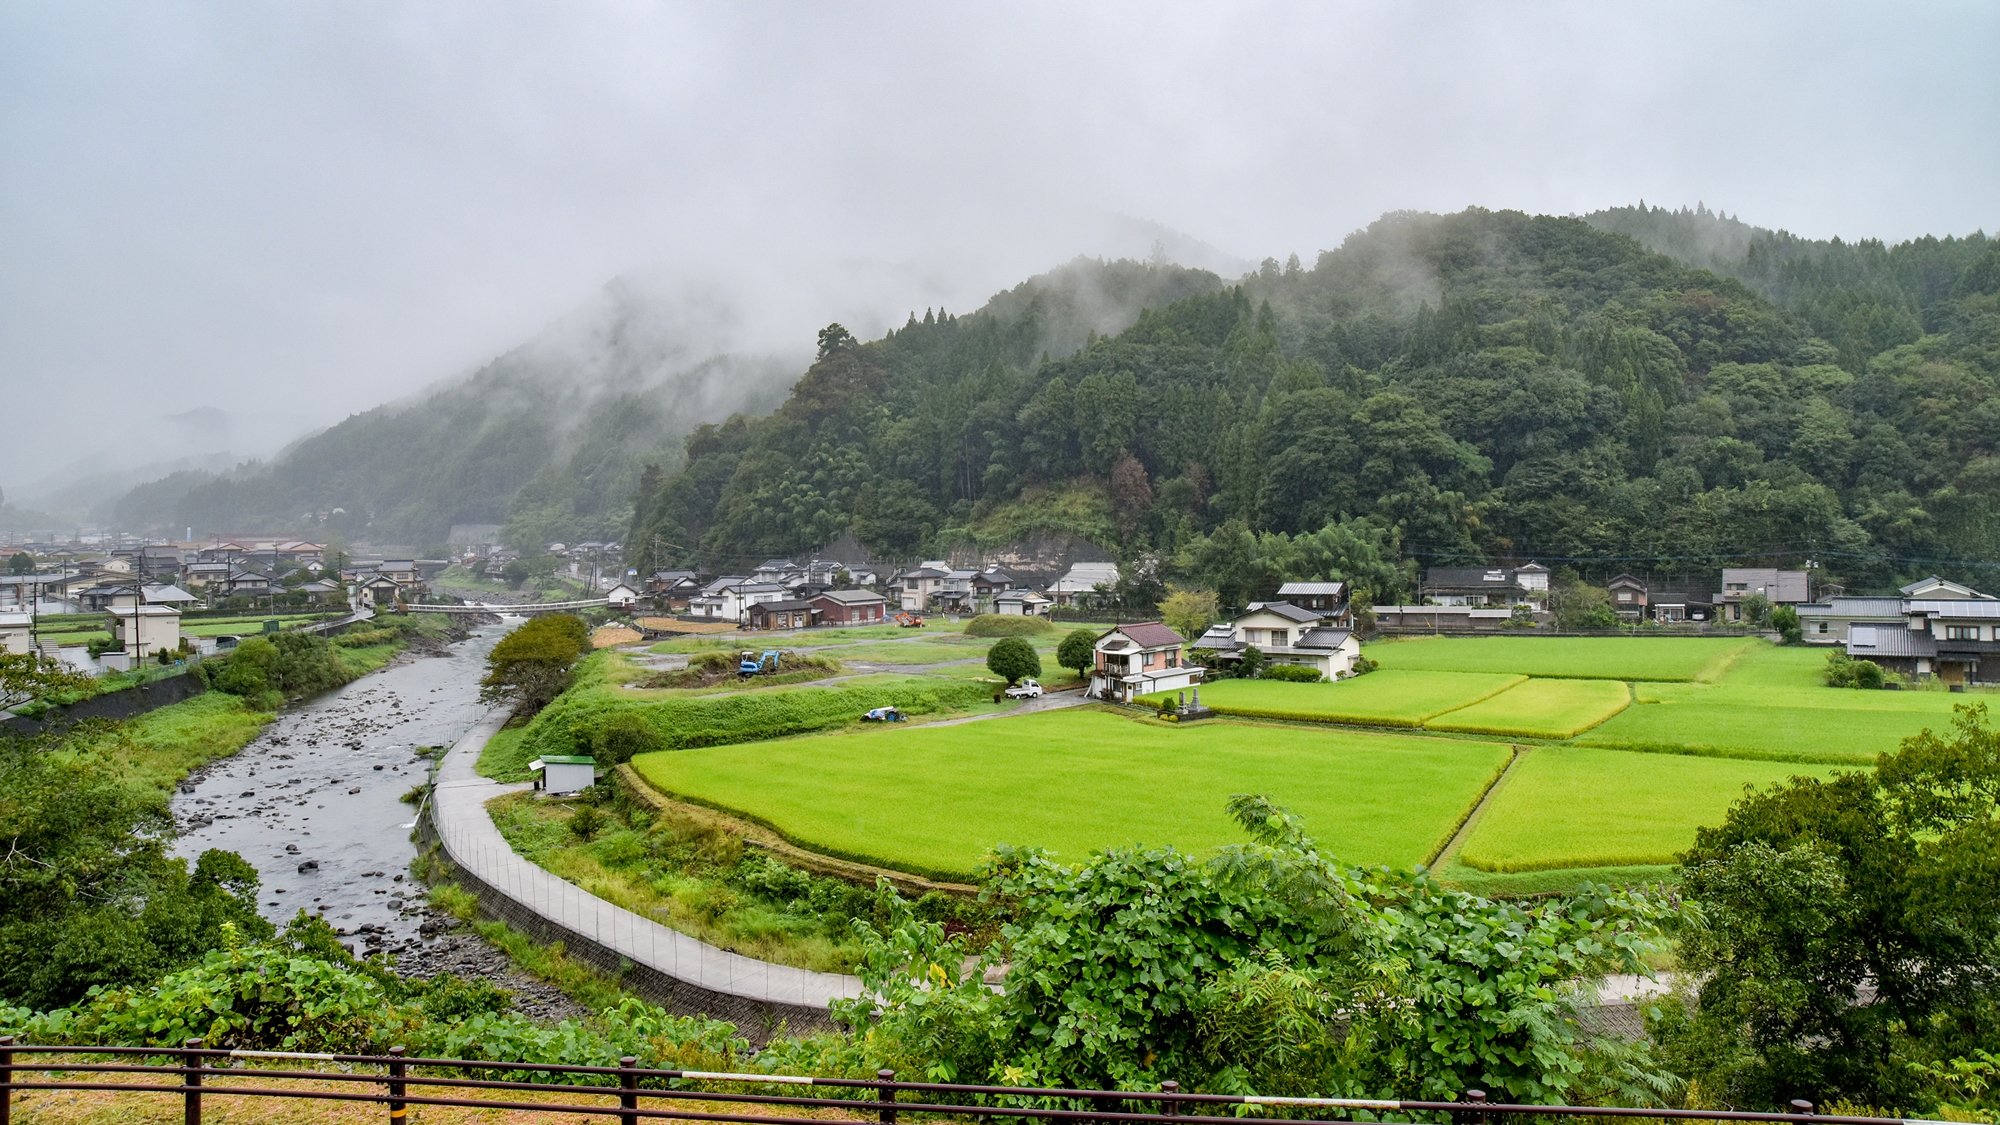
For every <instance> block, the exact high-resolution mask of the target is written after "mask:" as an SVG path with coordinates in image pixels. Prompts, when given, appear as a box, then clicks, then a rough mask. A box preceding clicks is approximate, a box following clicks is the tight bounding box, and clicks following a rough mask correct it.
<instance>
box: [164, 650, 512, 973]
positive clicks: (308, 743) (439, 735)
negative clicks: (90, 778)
mask: <svg viewBox="0 0 2000 1125" xmlns="http://www.w3.org/2000/svg"><path fill="white" fill-rule="evenodd" d="M513 623H514V622H513V621H511V620H510V621H508V622H505V623H503V624H498V625H487V626H480V627H477V628H475V629H474V630H473V631H472V634H471V636H469V637H468V638H467V639H466V640H463V641H460V642H458V643H456V644H451V645H448V646H443V649H442V651H441V652H435V653H434V654H431V655H425V654H423V653H419V652H414V651H413V652H410V653H405V654H404V655H403V656H401V657H399V658H398V659H397V661H396V662H395V663H392V664H391V665H389V666H388V667H386V668H383V669H382V670H380V671H378V672H376V673H374V674H372V675H368V676H364V677H362V678H361V679H359V680H356V681H355V682H353V683H351V684H348V685H347V686H346V687H344V688H342V689H340V690H339V691H335V692H331V693H329V694H327V695H324V696H321V697H320V698H317V699H313V700H309V701H307V702H305V703H303V704H300V705H298V706H296V707H291V708H287V709H286V710H285V711H284V712H282V713H280V714H279V716H278V718H277V719H276V720H274V721H273V722H272V723H271V725H270V726H269V727H267V728H265V730H264V732H263V733H262V734H260V735H259V736H258V737H257V738H256V739H255V740H254V741H252V742H251V743H250V744H249V745H248V746H246V747H244V748H243V750H242V751H241V752H239V753H237V754H236V755H235V756H234V757H230V758H226V759H223V760H222V761H219V762H215V763H213V764H211V765H210V766H208V767H206V768H205V769H203V770H201V771H198V772H197V773H195V774H192V775H190V776H189V777H188V778H187V779H186V780H185V781H183V782H182V783H181V786H180V789H179V791H178V792H176V793H175V795H174V800H173V812H174V818H175V820H176V822H177V824H178V827H179V829H180V838H179V840H178V841H177V843H176V845H175V851H176V853H177V854H180V855H184V856H187V857H188V858H189V859H193V858H194V857H196V856H199V855H200V854H201V853H202V852H203V851H205V850H207V849H209V848H222V849H224V850H227V851H233V852H236V853H237V854H238V855H241V856H242V857H243V858H244V859H245V860H247V861H249V862H250V863H251V864H252V865H253V866H255V867H256V868H257V872H258V874H259V875H260V876H261V878H262V882H263V888H262V891H261V897H260V898H259V900H258V909H259V911H260V912H261V913H262V914H263V915H264V916H265V917H267V918H269V919H270V920H271V921H273V922H275V923H277V924H279V925H281V926H282V925H283V924H284V923H286V922H288V921H290V920H291V919H292V918H293V917H294V916H295V915H297V914H298V912H299V911H301V910H303V911H306V912H307V913H309V914H315V915H318V916H320V917H322V918H325V919H326V921H327V922H328V923H329V924H330V925H332V926H333V927H334V929H335V930H336V931H338V932H339V933H340V934H342V935H343V936H345V937H348V938H350V939H351V944H352V946H353V948H354V949H355V951H356V952H357V953H359V952H371V953H379V952H388V953H393V954H396V955H397V956H398V959H399V961H401V962H411V963H412V967H413V968H414V958H415V955H416V954H418V953H420V952H422V951H424V950H425V948H426V946H427V944H434V943H435V942H436V941H438V940H439V939H440V933H441V930H440V927H438V926H437V924H436V921H435V919H431V925H430V926H429V927H428V928H429V930H430V933H429V934H428V935H427V934H426V933H425V930H426V925H425V922H426V919H427V918H430V915H429V913H428V912H427V911H426V910H425V908H424V892H423V888H422V887H421V886H419V885H417V884H416V883H415V882H414V880H413V879H412V878H411V876H410V875H409V874H408V871H409V866H410V861H411V860H412V859H414V858H415V857H416V844H415V843H414V842H413V841H412V839H411V829H412V827H413V826H414V823H415V820H416V811H417V810H416V806H415V805H411V804H407V803H405V802H404V801H403V800H402V797H403V796H404V794H406V793H409V792H410V791H411V790H412V789H414V788H416V787H417V786H419V785H421V784H423V783H424V782H425V781H426V780H427V778H428V776H429V770H430V768H431V764H432V762H433V761H434V756H433V755H434V752H435V748H442V747H448V746H450V745H451V744H452V743H454V742H456V741H457V740H458V739H459V737H460V736H461V735H463V734H464V733H465V732H466V730H467V729H469V728H470V727H471V726H472V724H473V722H474V721H476V720H477V719H478V718H479V717H480V716H481V715H483V714H485V713H486V705H485V704H483V703H480V702H479V678H480V676H481V675H482V674H483V672H484V664H485V659H486V654H487V652H488V651H489V650H491V649H492V647H493V644H494V643H495V642H496V641H498V640H499V638H500V637H501V636H502V635H504V634H505V632H506V631H507V628H508V627H509V626H510V625H511V624H513ZM471 940H473V941H478V939H477V938H472V939H471ZM480 944H482V945H483V944H484V943H480ZM489 952H490V953H491V954H492V956H493V957H497V958H499V960H500V962H501V963H502V964H504V963H505V961H506V958H505V956H504V955H502V954H500V953H499V952H498V951H492V950H490V949H489Z"/></svg>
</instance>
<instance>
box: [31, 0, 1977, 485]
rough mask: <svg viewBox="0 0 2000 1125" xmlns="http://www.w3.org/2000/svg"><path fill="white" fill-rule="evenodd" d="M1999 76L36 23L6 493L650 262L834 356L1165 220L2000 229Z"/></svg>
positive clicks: (760, 35) (1774, 56) (1280, 229)
mask: <svg viewBox="0 0 2000 1125" xmlns="http://www.w3.org/2000/svg"><path fill="white" fill-rule="evenodd" d="M1996 58H2000V5H1995V4H1992V3H1977V4H1964V5H1957V6H1952V5H1943V6H1922V5H1913V4H1901V3H1898V4H1883V5H1877V6H1872V7H1858V6H1853V7H1851V6H1843V5H1834V4H1825V3H1815V4H1800V5H1793V6H1782V5H1743V4H1728V5H1717V6H1710V7H1703V6H1697V5H1674V6H1658V7H1645V6H1638V5H1613V4H1602V3H1590V4H1579V5H1574V6H1560V5H1557V6H1536V5H1528V4H1518V3H1509V4H1496V5H1486V6H1480V5H1473V4H1443V5H1435V6H1425V5H1420V4H1407V3H1399V4H1385V5H1378V6H1367V5H1332V4H1325V3H1312V4H1298V5H1263V4H1239V5H1229V4H1222V3H1206V4H1200V5H1185V6H1176V5H1171V4H1161V3H1157V2H1149V3H1144V4H1134V5H1128V6H1116V5H1109V4H1076V3H1060V4H1047V5H1000V4H949V5H940V4H921V5H920V4H906V5H899V4H865V5H857V4H834V3H811V4H808V3H802V2H800V3H786V4H752V3H745V4H698V5H679V4H656V3H639V2H621V3H601V4H587V3H581V2H578V0H563V2H559V3H546V4H541V3H515V2H506V0H478V2H464V3H452V4H446V3H436V4H388V3H368V2H363V0H338V2H333V3H310V2H304V0H285V2H282V3H280V2H272V3H263V4H253V3H223V2H217V3H208V4H182V3H175V2H172V0H145V2H135V3H131V4H125V5H106V4H93V3H88V2H81V0H51V2H47V3H33V2H20V0H17V2H10V3H8V4H6V5H4V6H0V392H4V398H0V402H4V403H5V407H4V410H5V412H6V413H7V414H8V415H9V416H10V417H11V419H12V420H11V421H10V422H9V423H8V424H7V426H6V427H4V436H0V486H7V485H12V484H14V483H15V482H16V481H19V480H25V479H27V478H30V477H33V476H35V475H37V471H38V470H39V469H41V468H45V467H47V466H49V465H51V464H53V463H66V462H67V460H68V459H69V458H70V457H72V456H75V455H79V454H82V453H85V452H88V451H90V450H91V448H92V446H93V444H94V443H95V442H96V441H97V438H96V437H94V436H93V435H94V434H95V433H96V432H97V428H98V426H99V421H98V420H99V419H100V418H101V417H102V416H103V415H104V413H105V412H106V411H108V410H110V409H111V408H112V407H113V406H132V405H134V404H143V406H144V408H145V409H150V410H160V411H184V410H187V409H190V408H195V407H220V408H223V409H224V410H227V411H230V412H232V413H233V414H235V415H236V416H237V417H238V418H239V419H240V418H256V419H261V420H262V422H261V426H262V429H261V430H260V431H259V432H257V433H255V434H250V435H246V434H245V433H243V432H242V427H241V426H239V427H238V431H237V432H234V433H231V434H226V435H221V437H220V438H218V441H220V440H222V438H226V439H227V440H228V441H230V442H233V443H234V444H233V448H235V449H236V451H237V452H239V453H241V452H256V451H257V450H254V449H251V448H248V447H249V446H252V445H255V444H256V443H257V442H258V441H260V440H262V441H266V442H275V441H277V440H281V439H282V438H286V437H290V436H292V433H291V429H292V428H296V427H303V426H305V425H308V424H324V423H327V422H331V421H334V420H337V419H338V418H340V417H343V416H345V415H346V414H348V413H350V412H352V411H355V410H360V409H365V408H367V407H369V406H372V405H374V404H376V403H379V402H381V401H384V400H387V399H392V398H396V397H400V396H402V395H405V394H407V393H409V392H410V391H412V390H414V389H416V388H417V387H420V386H422V385H424V384H427V383H430V382H433V381H436V380H438V379H441V378H445V377H448V376H451V375H453V374H455V373H461V372H464V371H466V370H469V369H470V368H472V367H474V366H476V365H477V364H478V363H480V362H481V361H483V360H485V359H487V358H489V357H491V356H492V355H493V354H495V353H497V352H499V351H501V350H503V349H505V348H506V347H507V346H509V345H511V344H513V343H516V342H518V341H520V340H522V339H524V338H526V337H527V336H529V335H530V334H532V333H533V332H534V331H535V330H536V329H538V328H539V327H541V326H542V325H543V324H544V323H546V322H548V321H550V320H552V319H553V318H555V317H557V316H559V315H560V314H562V313H563V312H564V311H566V310H568V309H570V308H572V307H574V306H576V305H578V304H580V303H581V302H583V301H584V300H585V299H587V298H588V297H589V295H590V294H591V293H592V292H593V291H595V290H596V289H597V288H599V287H600V286H601V285H602V284H603V283H604V282H605V281H606V280H608V279H610V278H612V277H614V276H618V275H621V274H630V273H644V274H650V275H653V276H657V277H663V278H667V279H671V280H678V281H680V282H683V283H690V284H702V285H709V284H712V285H714V286H716V287H717V288H718V290H719V291H720V292H721V293H723V294H724V295H726V296H727V297H729V298H730V299H733V300H735V301H736V302H737V303H738V304H739V306H741V307H742V308H743V313H744V318H745V319H744V322H743V325H744V327H743V328H742V335H743V339H742V344H743V346H745V347H784V348H788V349H795V350H796V349H804V348H807V347H809V346H810V343H811V339H812V332H813V330H814V329H815V328H816V327H818V326H819V325H822V324H824V323H826V322H827V321H829V320H832V319H836V318H841V319H844V320H846V321H847V322H848V323H850V325H851V326H854V327H856V328H857V329H859V330H861V331H863V333H864V334H866V335H873V334H874V333H876V332H879V330H880V329H881V328H882V327H883V326H885V325H886V324H888V323H890V322H892V321H895V322H900V320H901V318H902V315H903V313H904V312H905V311H907V310H909V309H913V308H914V309H917V310H919V311H921V310H922V309H923V308H924V307H925V306H927V305H932V304H938V303H943V304H945V305H948V306H949V307H951V308H952V309H953V310H954V311H962V310H965V309H969V308H971V307H973V306H976V305H977V304H978V303H980V302H981V301H982V300H983V299H984V298H985V297H986V296H987V295H989V294H990V293H991V292H993V291H994V290H996V289H999V288H1003V287H1006V286H1009V285H1011V284H1013V283H1015V282H1017V281H1019V280H1020V279H1022V278H1023V277H1025V276H1026V275H1028V274H1030V273H1033V272H1036V271H1039V270H1041V269H1043V268H1046V267H1048V266H1050V265H1053V264H1055V263H1056V262H1058V261H1060V260H1063V259H1066V258H1068V257H1071V256H1073V255H1075V254H1077V253H1094V254H1095V253H1120V252H1124V253H1134V254H1137V253H1142V252H1143V250H1144V246H1145V245H1146V241H1145V238H1144V237H1143V230H1142V228H1139V227H1138V226H1136V225H1135V224H1134V223H1133V222H1132V221H1131V220H1140V221H1143V222H1148V223H1158V224H1163V225H1165V226H1166V227H1169V228H1172V229H1174V230H1177V231H1181V232H1185V233H1186V234H1187V235H1189V236H1192V237H1193V238H1196V239H1200V240H1204V241H1206V242H1207V243H1209V244H1212V245H1213V246H1215V247H1217V248H1219V249H1220V250H1221V251H1222V252H1223V253H1225V254H1227V255H1231V256H1235V257H1240V258H1244V259H1252V260H1255V259H1260V258H1263V257H1264V256H1266V255H1271V256H1275V257H1278V258H1280V259H1282V258H1283V257H1284V256H1285V255H1286V254H1288V253H1293V252H1296V253H1298V254H1299V255H1300V256H1301V257H1302V258H1305V259H1306V260H1307V261H1308V262H1310V261H1311V258H1312V255H1313V254H1314V253H1315V252H1317V251H1318V250H1320V249H1323V248H1331V247H1333V246H1337V245H1338V244H1339V243H1340V241H1341V239H1342V238H1343V237H1344V236H1345V235H1346V234H1347V233H1348V232H1350V231H1352V230H1354V229H1356V228H1358V227H1360V226H1363V225H1365V224H1366V223H1368V222H1369V221H1370V220H1372V219H1374V218H1375V217H1376V216H1378V215H1379V214H1381V213H1382V212H1384V211H1388V210H1397V209H1422V210H1457V209H1459V208H1462V207H1464V206H1466V205H1468V204H1478V205H1481V206H1486V207H1492V208H1502V207H1512V208H1521V209H1525V210H1529V211H1537V212H1554V213H1570V212H1583V211H1588V210H1592V209H1595V208H1598V207H1602V206H1607V205H1615V204H1624V203H1630V202H1633V201H1635V200H1637V199H1639V198H1641V197H1643V198H1645V199H1646V200H1647V201H1648V202H1651V203H1655V204H1662V203H1664V204H1669V205H1681V204H1693V203H1694V202H1695V201H1697V200H1702V201H1706V202H1707V203H1708V205H1709V206H1710V207H1716V208H1721V209H1724V210H1726V211H1728V212H1730V213H1732V214H1739V215H1741V216H1742V217H1743V218H1744V219H1746V220H1748V221H1750V222H1754V223H1757V224H1759V225H1765V226H1774V227H1779V226H1781V227H1786V228H1789V229H1791V230H1793V231H1795V232H1798V233H1801V234H1805V235H1810V236H1814V237H1826V236H1830V235H1836V234H1837V235H1840V236H1842V237H1848V238H1856V237H1881V238H1885V239H1889V240H1901V239H1904V238H1908V237H1911V236H1915V235H1920V234H1925V233H1935V234H1946V233H1956V234H1965V233H1969V232H1971V231H1973V230H1975V229H1985V230H1988V231H1992V230H1994V229H1995V227H1996V226H2000V66H1996V65H1995V59H1996ZM1135 232H1139V233H1135ZM23 411H33V412H36V413H40V412H43V411H46V412H47V413H46V414H45V415H43V416H44V417H48V418H51V419H53V420H56V421H57V422H58V423H59V424H58V425H53V426H49V425H39V424H26V425H24V424H23V421H22V412H23ZM204 416H206V415H204ZM280 431H284V432H280ZM191 441H192V442H193V444H196V445H198V444H200V442H199V439H191ZM218 447H221V446H220V445H218ZM188 452H190V453H198V452H210V450H209V449H198V448H192V447H191V448H189V449H188ZM114 456H115V455H114Z"/></svg>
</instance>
